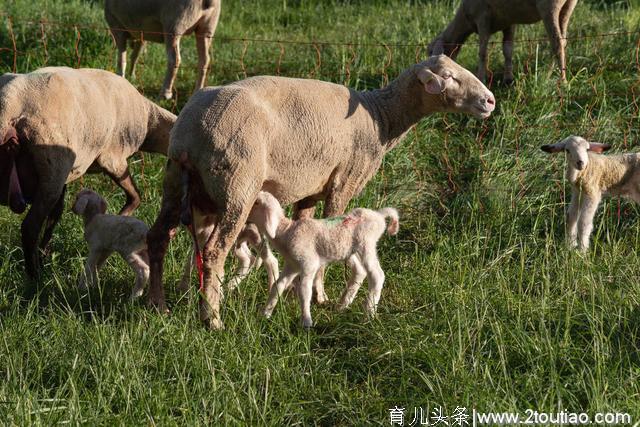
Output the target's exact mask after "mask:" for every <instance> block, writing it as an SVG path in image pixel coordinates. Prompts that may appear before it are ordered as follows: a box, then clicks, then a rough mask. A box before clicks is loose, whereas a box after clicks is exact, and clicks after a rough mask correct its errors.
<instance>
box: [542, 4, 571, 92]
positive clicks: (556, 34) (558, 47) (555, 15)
mask: <svg viewBox="0 0 640 427" xmlns="http://www.w3.org/2000/svg"><path fill="white" fill-rule="evenodd" d="M559 13H560V11H559V10H545V11H540V16H542V21H543V22H544V27H545V29H546V30H547V35H548V36H549V39H550V40H551V47H552V48H553V52H554V54H555V56H556V59H557V61H558V66H559V67H560V80H562V81H565V80H566V79H567V73H566V64H565V57H564V43H565V40H564V38H563V37H562V31H561V30H560V21H559Z"/></svg>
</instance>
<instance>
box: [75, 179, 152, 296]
mask: <svg viewBox="0 0 640 427" xmlns="http://www.w3.org/2000/svg"><path fill="white" fill-rule="evenodd" d="M72 210H73V212H74V213H75V214H77V215H80V216H81V217H82V219H83V222H84V238H85V240H86V241H87V244H88V245H89V255H88V256H87V263H86V264H85V268H84V274H83V275H82V276H80V280H79V281H78V286H79V287H80V288H81V289H85V288H86V287H87V283H86V282H87V281H88V282H89V285H90V286H92V285H95V284H96V283H97V281H98V270H99V269H100V268H101V267H102V265H103V264H104V262H105V261H106V260H107V258H109V255H111V254H112V253H113V252H117V253H118V254H120V256H121V257H122V258H123V259H124V260H125V261H127V263H128V264H129V265H130V266H131V268H132V269H133V271H135V273H136V285H135V286H134V288H133V292H132V293H131V299H135V298H137V297H139V296H140V295H142V292H143V291H144V285H145V284H146V283H147V281H148V280H149V255H148V254H147V241H146V238H147V232H148V231H149V228H148V227H147V224H145V223H144V222H142V221H140V220H139V219H136V218H133V217H130V216H121V215H107V214H106V212H107V202H106V201H105V200H104V199H103V198H102V197H100V195H99V194H97V193H95V192H93V191H91V190H87V189H84V190H82V191H80V192H79V193H78V194H77V195H76V201H75V202H74V203H73V208H72Z"/></svg>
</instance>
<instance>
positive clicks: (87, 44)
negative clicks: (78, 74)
mask: <svg viewBox="0 0 640 427" xmlns="http://www.w3.org/2000/svg"><path fill="white" fill-rule="evenodd" d="M0 20H4V24H5V27H6V30H7V32H6V34H2V33H0V68H1V69H2V70H3V71H11V72H27V71H30V70H32V69H34V68H38V67H42V66H47V65H67V66H71V67H78V68H79V67H83V66H96V64H100V65H102V66H103V67H104V68H107V69H111V70H112V69H113V68H114V66H115V58H116V55H117V49H116V47H115V42H114V41H113V36H112V35H111V31H110V29H109V28H108V27H107V26H106V25H91V24H86V23H85V24H83V23H69V22H60V21H54V20H45V19H42V20H29V19H26V20H25V19H19V18H16V17H12V16H9V15H6V14H0ZM145 32H146V31H145ZM146 33H148V34H151V33H152V32H146ZM153 34H154V35H172V34H171V33H163V32H153ZM142 37H144V34H143V35H142ZM614 41H615V44H616V45H622V48H618V49H617V50H616V53H620V55H619V56H618V55H616V57H615V58H613V59H614V60H612V56H611V55H608V54H606V52H607V51H608V48H610V47H611V46H612V44H613V42H614ZM514 43H515V45H516V46H517V48H518V58H517V59H518V61H517V63H518V67H519V70H518V73H517V74H518V76H519V77H520V78H522V77H523V76H528V75H529V76H531V75H533V76H537V75H538V73H539V68H540V67H541V60H540V55H541V52H543V51H544V49H546V45H547V44H548V40H547V38H545V37H531V38H518V39H517V40H515V42H514ZM465 44H468V45H471V46H474V45H475V46H476V47H477V41H475V40H472V41H470V42H468V43H465ZM500 44H501V41H500V40H492V41H491V42H490V57H492V56H493V57H495V56H496V55H499V53H500V49H499V45H500ZM567 45H568V49H569V55H568V58H569V68H570V69H571V70H576V71H578V72H579V70H583V69H585V68H586V67H587V65H586V64H588V67H589V69H588V70H586V71H587V72H588V73H589V78H588V79H587V81H588V82H589V85H588V86H587V87H586V89H585V88H582V89H581V90H579V91H572V93H571V94H570V95H566V94H565V90H564V89H563V87H562V85H561V84H560V83H558V84H557V90H556V92H555V95H556V96H557V100H558V104H557V109H558V111H562V110H563V109H566V107H567V106H569V105H574V106H576V109H577V110H579V111H581V112H582V115H581V116H580V118H579V120H577V121H575V122H570V123H569V125H567V120H566V118H563V117H557V116H554V115H550V116H549V117H547V118H544V119H543V120H539V118H537V119H536V120H535V121H532V120H531V118H530V117H528V116H527V114H526V105H527V103H528V102H529V101H532V100H523V101H522V103H520V104H516V107H520V108H521V110H519V111H511V112H503V114H510V118H511V119H512V120H509V121H502V120H492V121H484V122H480V123H478V124H474V125H471V126H472V128H473V132H475V143H476V144H477V147H478V150H479V153H480V161H481V162H483V166H486V164H484V162H485V156H484V152H485V140H486V139H487V138H490V137H494V135H495V134H497V133H500V132H502V133H505V132H507V133H509V134H510V135H512V136H513V141H514V144H513V147H512V148H513V154H514V156H515V167H516V168H517V171H518V180H519V185H520V192H519V194H521V195H524V194H525V193H526V191H527V188H528V185H527V182H526V174H525V171H524V167H523V166H522V162H521V156H522V152H523V148H524V147H523V146H522V145H521V140H522V139H523V138H524V137H525V136H526V135H527V134H530V133H531V132H536V131H546V132H548V133H551V134H553V135H554V137H558V138H560V137H562V136H563V135H566V133H567V132H569V131H571V132H572V133H579V134H582V135H584V136H585V137H587V138H589V137H595V136H597V135H605V136H607V135H609V134H612V133H614V134H616V135H620V136H621V137H622V143H623V147H624V148H625V149H627V148H629V147H632V146H634V145H635V144H636V141H635V139H636V137H637V136H638V130H639V129H640V120H639V117H640V105H639V99H638V93H639V86H640V77H639V76H640V30H636V31H629V30H619V31H608V32H603V33H581V34H574V35H571V36H570V37H568V38H567ZM605 47H606V48H607V49H605ZM580 49H587V50H586V51H585V52H583V54H582V55H580V54H578V55H576V58H575V59H574V58H572V54H571V53H572V52H573V51H576V50H580ZM212 50H213V55H212V60H213V61H212V65H211V73H210V75H211V74H212V75H213V76H215V79H216V82H217V83H224V82H226V81H231V80H235V79H238V78H246V77H249V76H252V75H257V74H272V75H276V76H280V75H283V76H290V77H304V78H319V79H323V80H330V81H333V82H337V83H341V84H344V85H349V86H360V87H361V88H371V87H379V86H382V85H386V84H387V83H388V82H389V81H390V79H393V78H394V77H395V75H396V74H397V73H398V72H399V70H402V69H403V68H406V67H407V66H409V65H410V64H411V63H415V62H419V61H421V60H424V59H425V58H426V57H427V56H428V52H427V50H428V47H427V43H421V42H411V43H397V42H394V43H391V42H390V43H384V42H377V41H376V42H371V41H367V42H359V41H355V42H349V41H326V40H295V39H284V38H274V39H267V38H258V37H227V36H215V37H214V44H213V45H212ZM471 51H474V49H471ZM546 55H548V58H547V57H545V59H548V61H552V58H551V55H550V54H546ZM587 56H588V57H587ZM141 57H144V55H141ZM585 58H586V59H585ZM185 62H186V63H183V64H181V69H183V70H186V72H187V73H191V74H195V73H196V72H197V69H198V67H197V65H195V64H193V63H190V62H189V61H185ZM594 64H596V65H595V66H594ZM544 66H545V67H547V66H549V65H548V64H546V63H545V64H544ZM164 71H165V65H164V64H163V63H161V62H157V61H156V62H153V61H151V63H149V64H146V63H145V60H144V59H143V58H141V59H140V60H139V61H138V70H137V73H138V75H144V74H145V73H147V72H148V73H155V74H154V79H147V78H139V79H136V80H135V82H134V83H135V84H136V86H137V87H138V89H139V90H140V91H141V92H142V93H145V94H151V95H155V93H153V91H157V89H158V88H159V84H160V81H161V78H160V77H159V76H160V75H161V74H162V73H164ZM605 73H617V74H618V75H621V76H625V75H626V76H628V77H627V79H626V81H625V82H624V83H622V84H620V85H614V86H612V87H602V85H601V84H600V83H599V79H600V78H602V77H603V76H604V74H605ZM499 76H500V72H499V71H497V70H493V69H491V66H490V72H489V82H488V86H490V87H492V88H493V87H494V86H496V82H497V81H498V80H499ZM191 77H192V78H191V79H189V80H190V81H194V80H195V79H194V78H193V76H191ZM179 79H185V76H181V77H179ZM151 80H157V82H156V85H155V86H154V87H153V88H152V89H149V88H147V87H145V82H147V83H146V84H149V81H151ZM210 81H211V78H210ZM549 81H551V80H549ZM180 87H182V86H180ZM189 93H190V91H189V92H187V93H185V90H184V89H182V90H179V89H178V90H176V95H175V97H174V101H173V103H172V104H171V105H170V109H172V110H173V111H174V112H176V113H177V112H178V111H179V107H180V105H182V104H183V103H184V101H186V99H187V98H188V95H189ZM603 99H608V100H611V99H614V100H617V101H616V102H618V104H619V111H618V112H617V114H616V115H615V122H612V121H611V117H607V118H606V119H602V118H601V117H600V116H599V114H598V111H600V110H602V109H603V108H608V106H607V105H604V103H603V101H602V100H603ZM532 102H533V101H532ZM608 102H609V101H608ZM442 123H443V125H442V126H444V129H445V132H444V133H443V135H444V141H443V143H444V144H445V146H447V145H448V144H450V139H451V138H453V137H454V136H455V135H456V132H457V131H456V128H457V127H458V126H459V123H458V122H455V121H451V120H450V119H448V118H447V117H444V118H442ZM612 128H616V129H617V131H615V132H612V130H611V129H612ZM410 135H412V136H413V138H412V141H414V142H415V141H420V140H422V139H423V138H425V137H428V136H429V135H428V130H425V129H424V128H423V127H421V126H416V127H414V128H413V130H412V131H411V133H410ZM448 153H449V150H443V151H442V153H441V155H442V158H441V163H442V164H443V165H444V169H445V175H446V180H447V185H448V187H449V190H450V191H452V192H455V191H457V190H458V189H459V187H460V186H459V184H458V183H457V182H456V178H455V173H456V167H455V166H454V165H453V163H454V161H453V160H452V159H451V158H450V155H449V154H448ZM143 159H144V157H143ZM412 161H413V170H414V174H415V176H416V177H418V179H420V180H424V181H428V179H427V178H426V174H428V172H425V171H424V170H422V168H421V167H420V165H419V164H417V163H416V161H415V159H412ZM143 166H144V164H143ZM458 172H459V170H458ZM142 179H143V180H144V177H142ZM563 194H564V193H563Z"/></svg>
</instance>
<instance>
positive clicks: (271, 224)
mask: <svg viewBox="0 0 640 427" xmlns="http://www.w3.org/2000/svg"><path fill="white" fill-rule="evenodd" d="M279 223H280V218H279V217H278V213H277V211H276V210H275V209H268V210H267V219H266V221H265V224H264V231H265V232H266V233H267V236H268V237H269V238H270V239H275V238H276V231H277V230H278V224H279Z"/></svg>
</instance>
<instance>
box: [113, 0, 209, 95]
mask: <svg viewBox="0 0 640 427" xmlns="http://www.w3.org/2000/svg"><path fill="white" fill-rule="evenodd" d="M104 16H105V18H106V20H107V23H108V24H109V27H110V28H111V33H112V34H113V38H114V40H115V43H116V47H117V48H118V74H120V75H121V76H122V77H124V74H125V68H126V66H127V40H128V39H132V41H133V52H132V53H131V75H132V76H133V75H134V72H135V66H136V61H137V60H138V55H140V51H141V50H142V48H143V45H144V42H145V41H152V42H156V43H164V44H165V46H166V49H167V73H166V75H165V78H164V84H163V85H162V92H161V96H163V97H164V98H165V99H171V97H172V96H173V83H174V82H175V80H176V74H177V73H178V67H180V38H181V37H182V36H183V35H187V34H191V33H193V32H194V33H195V35H196V44H197V48H198V58H199V60H198V71H199V76H198V80H197V81H196V90H198V89H200V88H202V87H203V86H204V82H205V80H206V78H207V71H208V70H209V60H210V57H209V48H210V46H211V38H212V37H213V34H214V33H215V31H216V26H217V25H218V18H219V16H220V0H173V1H163V0H106V1H105V3H104Z"/></svg>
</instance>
